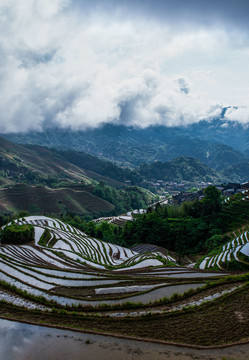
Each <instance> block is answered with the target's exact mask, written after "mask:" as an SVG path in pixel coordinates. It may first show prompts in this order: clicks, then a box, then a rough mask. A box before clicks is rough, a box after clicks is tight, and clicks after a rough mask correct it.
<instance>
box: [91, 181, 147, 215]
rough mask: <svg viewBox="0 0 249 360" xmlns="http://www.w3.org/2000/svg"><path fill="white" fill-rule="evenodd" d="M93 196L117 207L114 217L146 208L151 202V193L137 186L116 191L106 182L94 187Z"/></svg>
mask: <svg viewBox="0 0 249 360" xmlns="http://www.w3.org/2000/svg"><path fill="white" fill-rule="evenodd" d="M93 194H94V195H96V196H98V197H100V198H102V199H104V200H106V201H108V202H110V203H111V204H113V205H114V206H115V210H114V211H113V215H114V214H116V215H117V214H123V213H125V212H127V211H129V210H132V209H141V208H145V207H147V205H148V204H149V203H150V202H151V196H150V195H149V193H148V192H146V191H145V190H142V189H141V188H139V187H137V186H130V187H124V188H123V189H115V188H113V187H111V186H109V185H107V184H106V183H105V182H104V181H100V182H99V183H98V184H97V185H96V186H95V187H94V189H93Z"/></svg>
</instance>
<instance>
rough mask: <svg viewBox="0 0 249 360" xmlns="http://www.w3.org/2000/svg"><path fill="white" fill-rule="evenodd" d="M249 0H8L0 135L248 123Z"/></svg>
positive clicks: (3, 5)
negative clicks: (108, 126) (223, 118)
mask: <svg viewBox="0 0 249 360" xmlns="http://www.w3.org/2000/svg"><path fill="white" fill-rule="evenodd" d="M248 19H249V1H248V0H216V1H212V0H209V1H207V0H91V1H89V0H87V1H85V0H71V1H70V0H22V1H18V0H0V91H1V97H0V132H2V133H3V132H19V131H29V130H41V129H43V128H45V127H48V126H56V127H63V128H68V127H69V128H72V129H75V130H78V129H85V128H87V127H96V126H99V125H100V124H102V123H107V122H112V123H115V124H125V125H136V126H141V127H146V126H149V125H152V124H164V125H168V126H173V125H182V124H189V123H193V122H198V121H199V120H201V119H211V118H212V117H213V116H215V115H217V114H219V113H220V112H221V109H222V107H223V106H229V105H233V106H237V107H238V108H237V109H235V108H232V109H231V110H230V111H229V113H228V114H227V118H228V120H238V121H240V122H242V123H249V21H248Z"/></svg>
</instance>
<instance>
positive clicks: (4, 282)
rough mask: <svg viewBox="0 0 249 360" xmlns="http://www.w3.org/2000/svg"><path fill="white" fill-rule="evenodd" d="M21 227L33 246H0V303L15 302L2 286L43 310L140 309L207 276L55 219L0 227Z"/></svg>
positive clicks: (26, 220)
mask: <svg viewBox="0 0 249 360" xmlns="http://www.w3.org/2000/svg"><path fill="white" fill-rule="evenodd" d="M27 224H28V225H32V226H33V227H34V241H33V244H30V243H29V245H13V244H11V245H8V244H5V245H3V246H0V281H1V283H0V285H1V287H2V292H1V291H0V300H1V299H4V300H6V299H7V301H9V302H13V303H16V300H15V301H14V300H13V299H15V296H14V297H13V296H7V295H6V293H4V291H3V290H4V287H5V288H6V287H7V288H8V289H10V290H11V291H12V292H15V291H16V292H18V294H17V295H18V296H19V299H18V302H19V303H20V304H23V303H24V304H25V301H24V300H22V298H25V297H26V298H31V299H32V301H38V302H39V298H42V299H45V300H44V301H45V303H46V307H49V306H50V305H49V303H48V301H52V302H53V304H57V305H60V306H66V305H67V306H77V305H81V306H86V307H89V306H93V307H95V306H102V305H104V304H105V305H118V306H123V305H125V303H126V302H127V301H129V302H135V303H137V302H140V303H141V304H145V305H146V304H149V303H150V302H153V301H158V300H160V299H161V298H164V297H165V296H166V297H167V296H169V297H170V296H171V295H172V294H173V293H174V292H176V293H178V294H183V293H184V291H187V290H189V289H190V288H192V289H198V288H199V287H200V286H202V285H203V284H204V282H203V279H202V280H199V279H198V281H199V283H196V280H195V278H197V277H199V278H205V277H206V276H208V277H209V276H210V274H208V273H206V272H205V271H203V272H196V271H192V270H190V269H186V268H180V267H172V266H171V267H167V263H169V264H172V258H170V257H168V256H166V255H163V254H162V253H160V252H159V251H150V252H149V251H147V252H146V253H143V252H142V253H138V252H135V251H133V250H131V249H128V248H124V247H122V246H118V245H114V244H110V243H107V242H103V241H100V240H97V239H94V238H91V237H89V236H87V235H86V234H84V233H83V232H81V231H80V230H78V229H76V228H74V227H72V226H70V225H67V224H65V223H63V222H62V221H60V220H58V219H53V218H48V217H45V216H30V217H25V218H22V219H17V220H15V221H14V222H13V223H11V224H8V225H6V226H10V227H13V226H15V225H16V226H18V227H21V226H22V225H25V226H26V227H27ZM4 228H5V227H3V229H4ZM243 241H244V240H243ZM153 250H154V249H153ZM173 260H174V259H173ZM215 275H217V274H215ZM218 275H221V274H218ZM163 277H167V278H168V279H169V280H166V281H167V282H165V280H164V279H162V278H163ZM184 277H186V278H187V280H186V283H184V284H183V283H180V284H177V278H184ZM172 279H174V280H173V281H174V283H173V284H171V282H172ZM191 279H193V282H195V283H192V284H191ZM1 294H2V295H1Z"/></svg>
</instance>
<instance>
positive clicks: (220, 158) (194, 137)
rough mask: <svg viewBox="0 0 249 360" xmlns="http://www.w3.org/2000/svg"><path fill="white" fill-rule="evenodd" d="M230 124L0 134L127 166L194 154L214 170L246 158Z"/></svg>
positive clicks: (223, 122) (235, 129)
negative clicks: (82, 152)
mask: <svg viewBox="0 0 249 360" xmlns="http://www.w3.org/2000/svg"><path fill="white" fill-rule="evenodd" d="M232 124H233V123H231V124H228V125H227V122H226V121H225V120H222V119H216V120H215V119H214V120H213V121H211V122H208V121H203V122H200V123H198V124H194V125H190V126H187V127H164V126H150V127H147V128H145V129H142V128H136V127H126V126H123V125H111V124H106V125H103V126H102V127H100V128H97V129H88V130H85V131H72V130H62V129H48V130H45V131H43V132H31V133H27V134H5V135H3V136H4V137H5V138H8V139H10V140H11V141H14V142H16V143H26V144H38V145H42V146H48V147H55V148H57V149H63V150H65V149H68V150H77V151H84V152H87V153H90V154H93V155H96V156H98V157H101V158H103V159H108V160H111V161H114V162H116V163H119V164H122V165H128V166H131V167H136V166H139V165H140V164H142V163H151V162H154V161H163V162H165V161H170V160H172V159H174V158H176V157H179V156H187V157H193V158H197V159H199V160H200V161H202V162H204V163H205V164H207V165H209V166H210V167H212V168H214V169H216V170H223V169H225V168H226V167H228V166H230V165H232V164H236V163H239V162H245V161H247V160H248V158H247V156H248V155H249V145H248V151H247V150H246V147H247V145H246V140H245V139H244V140H243V141H244V142H243V141H241V143H243V144H244V145H243V146H242V147H243V149H240V147H239V146H237V147H236V146H235V145H236V144H237V145H238V143H239V142H240V141H239V140H238V139H239V138H238V135H236V133H237V130H238V128H237V127H239V129H240V132H239V134H240V136H241V133H242V132H243V131H245V129H243V128H242V126H240V125H238V124H237V125H234V124H233V125H232ZM223 134H224V135H223ZM245 134H246V133H245ZM244 137H245V138H246V135H245V136H244ZM231 145H233V146H234V148H233V147H231ZM240 150H243V152H244V153H241V152H240Z"/></svg>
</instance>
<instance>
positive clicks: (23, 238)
mask: <svg viewBox="0 0 249 360" xmlns="http://www.w3.org/2000/svg"><path fill="white" fill-rule="evenodd" d="M32 240H34V227H33V226H32V225H29V224H25V225H17V224H15V223H11V225H8V226H5V228H4V229H3V230H2V231H1V234H0V242H1V243H2V244H14V245H21V244H24V243H27V242H29V241H32Z"/></svg>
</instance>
